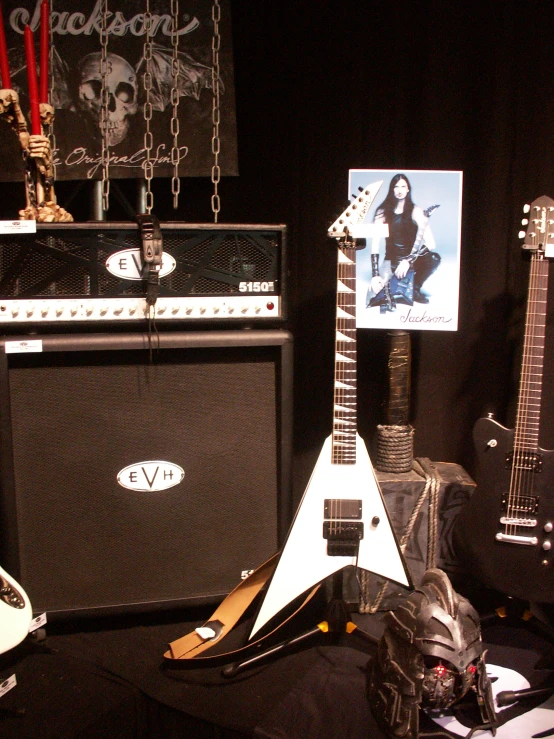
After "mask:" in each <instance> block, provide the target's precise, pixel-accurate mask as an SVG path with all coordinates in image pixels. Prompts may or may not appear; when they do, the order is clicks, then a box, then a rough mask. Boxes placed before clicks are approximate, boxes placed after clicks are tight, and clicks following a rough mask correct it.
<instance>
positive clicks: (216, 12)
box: [212, 0, 221, 223]
mask: <svg viewBox="0 0 554 739" xmlns="http://www.w3.org/2000/svg"><path fill="white" fill-rule="evenodd" d="M212 20H213V22H214V34H213V38H212V90H213V105H212V122H213V134H212V154H213V155H214V160H213V165H212V182H213V186H214V189H213V195H212V212H213V214H214V223H217V217H218V214H219V211H220V209H221V201H220V198H219V192H218V189H219V181H220V179H221V170H220V167H219V150H220V145H221V141H220V138H219V114H220V108H219V49H220V46H221V36H220V35H219V21H220V20H221V7H220V5H219V0H214V2H213V6H212Z"/></svg>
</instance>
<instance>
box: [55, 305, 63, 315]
mask: <svg viewBox="0 0 554 739" xmlns="http://www.w3.org/2000/svg"><path fill="white" fill-rule="evenodd" d="M56 315H57V316H58V318H59V317H60V316H62V315H63V306H62V305H58V307H57V308H56Z"/></svg>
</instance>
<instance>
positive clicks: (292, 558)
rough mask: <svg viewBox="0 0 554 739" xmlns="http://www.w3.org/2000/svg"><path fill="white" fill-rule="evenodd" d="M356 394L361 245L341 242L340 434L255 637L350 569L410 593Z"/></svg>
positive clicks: (318, 471)
mask: <svg viewBox="0 0 554 739" xmlns="http://www.w3.org/2000/svg"><path fill="white" fill-rule="evenodd" d="M381 184H382V182H376V183H373V184H372V185H370V186H368V187H367V188H365V189H364V190H363V191H362V194H361V195H360V196H358V198H356V200H355V201H354V202H353V203H352V204H351V206H350V207H349V208H347V209H346V210H345V212H344V214H343V216H341V217H340V218H339V219H337V221H335V223H334V224H333V226H331V228H330V229H329V235H330V236H332V237H335V236H337V234H338V236H340V237H343V236H346V237H348V234H349V233H352V231H354V230H355V225H356V223H358V222H359V221H358V220H357V217H358V213H359V214H361V219H360V220H363V217H364V216H365V213H366V212H367V209H368V208H369V206H370V205H371V202H372V201H373V199H374V198H375V195H376V194H377V191H378V190H379V188H380V186H381ZM368 201H369V202H368ZM345 223H346V224H347V225H346V226H344V224H345ZM356 389H357V377H356V249H355V241H353V242H352V241H351V242H348V241H339V242H338V268H337V316H336V341H335V390H334V413H333V433H332V435H331V436H330V437H329V438H328V439H327V440H326V441H325V443H324V445H323V449H322V450H321V453H320V455H319V458H318V461H317V463H316V466H315V469H314V471H313V473H312V476H311V479H310V481H309V483H308V486H307V488H306V491H305V493H304V496H303V498H302V501H301V503H300V506H299V508H298V511H297V513H296V516H295V518H294V521H293V523H292V526H291V529H290V531H289V534H288V537H287V539H286V541H285V544H284V547H283V550H282V552H281V555H280V557H279V561H278V563H277V567H276V569H275V572H274V574H273V577H272V579H271V581H270V583H269V587H268V590H267V592H266V594H265V597H264V599H263V601H262V604H261V607H260V610H259V612H258V614H257V618H256V621H255V623H254V627H253V629H252V633H251V637H252V636H253V635H254V634H255V633H256V632H257V631H259V630H260V629H261V628H262V627H263V626H264V625H265V624H266V623H267V622H268V621H269V620H270V619H271V618H273V616H275V615H276V614H277V613H278V612H279V611H280V610H281V609H283V608H285V607H286V606H287V605H288V604H289V603H291V602H292V601H293V600H294V599H295V598H297V597H298V596H299V595H301V594H302V593H304V592H305V591H306V590H308V589H309V588H311V587H312V586H314V585H316V584H317V583H319V582H321V581H322V580H324V579H325V578H326V577H328V576H329V575H332V574H334V573H335V572H338V571H339V570H341V569H343V568H344V567H347V566H348V565H355V566H358V567H361V568H362V569H365V570H369V571H370V572H374V573H375V574H377V575H379V576H381V577H385V578H387V579H388V580H393V581H394V582H397V583H400V584H401V585H404V586H406V587H410V586H411V582H410V577H409V574H408V570H407V568H406V565H405V563H404V559H403V557H402V554H401V552H400V548H399V545H398V542H397V540H396V537H395V535H394V531H393V528H392V525H391V522H390V520H389V517H388V514H387V510H386V507H385V504H384V501H383V496H382V494H381V490H380V488H379V483H378V482H377V479H376V477H375V472H374V470H373V466H372V464H371V460H370V458H369V455H368V452H367V449H366V446H365V444H364V442H363V440H362V439H361V437H360V436H359V435H358V433H357V422H356V407H357V399H356Z"/></svg>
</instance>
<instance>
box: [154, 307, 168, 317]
mask: <svg viewBox="0 0 554 739" xmlns="http://www.w3.org/2000/svg"><path fill="white" fill-rule="evenodd" d="M166 308H167V306H166V305H159V306H158V309H157V311H156V313H157V314H158V315H159V316H162V315H163V314H164V313H165V311H166Z"/></svg>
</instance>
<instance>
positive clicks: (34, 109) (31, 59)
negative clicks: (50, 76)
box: [24, 26, 42, 134]
mask: <svg viewBox="0 0 554 739" xmlns="http://www.w3.org/2000/svg"><path fill="white" fill-rule="evenodd" d="M24 38H25V58H26V60H27V80H28V83H29V100H30V102H31V133H32V134H40V133H42V129H41V127H40V108H39V104H38V82H37V62H36V59H35V41H34V38H33V32H32V31H31V29H30V27H29V26H25V33H24Z"/></svg>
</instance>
